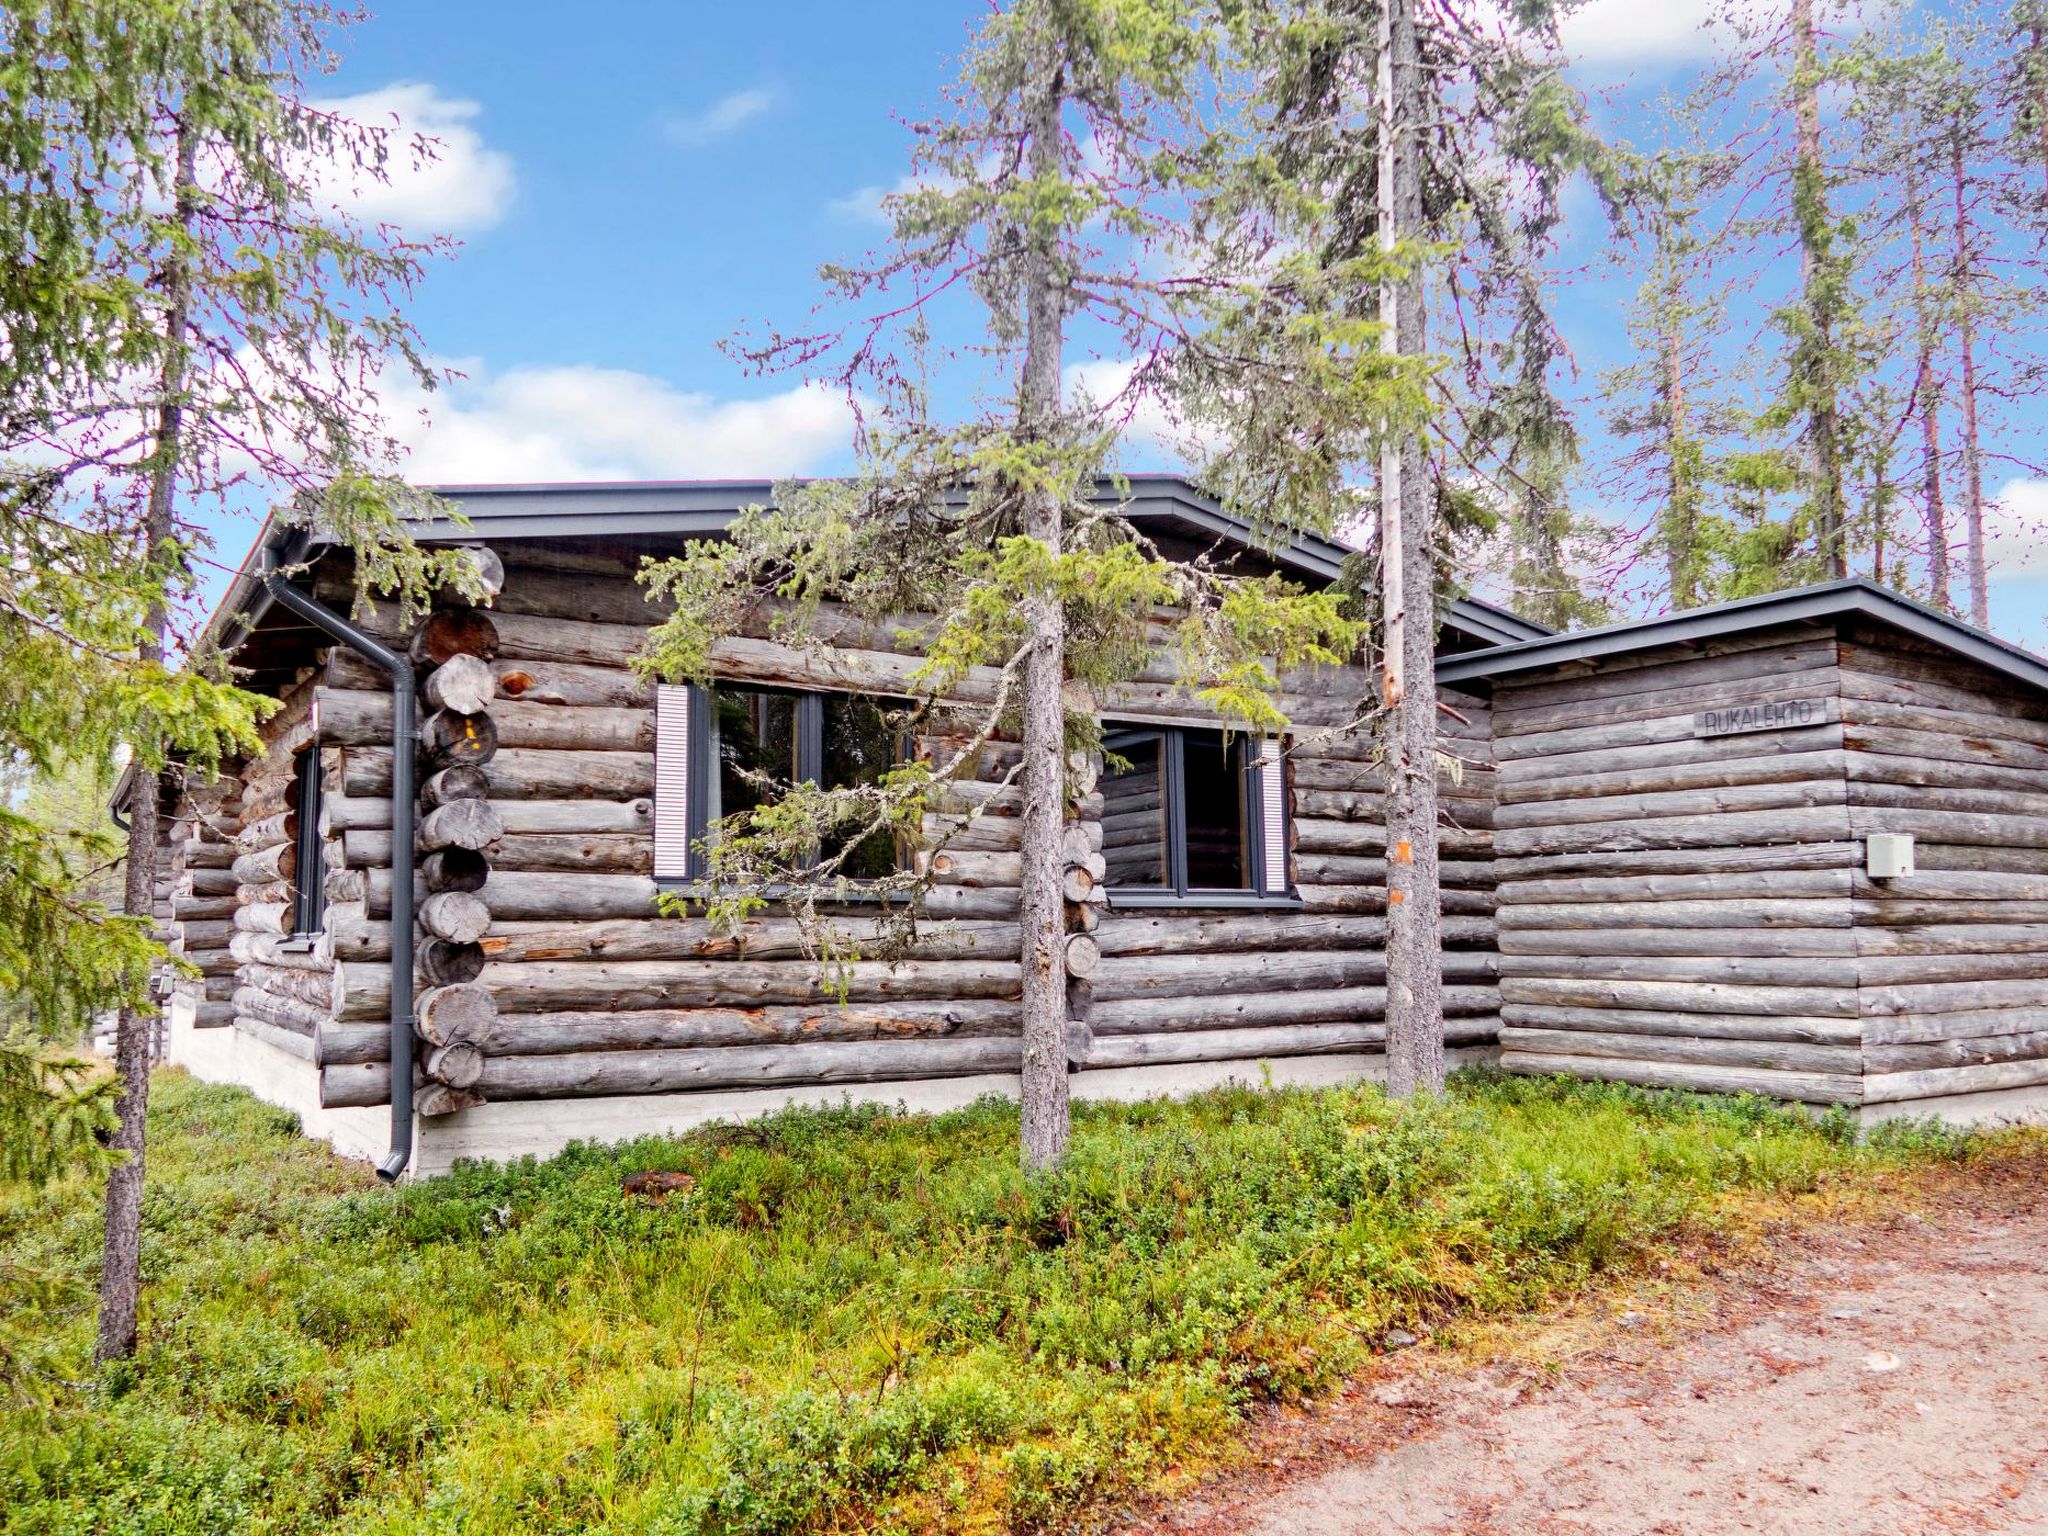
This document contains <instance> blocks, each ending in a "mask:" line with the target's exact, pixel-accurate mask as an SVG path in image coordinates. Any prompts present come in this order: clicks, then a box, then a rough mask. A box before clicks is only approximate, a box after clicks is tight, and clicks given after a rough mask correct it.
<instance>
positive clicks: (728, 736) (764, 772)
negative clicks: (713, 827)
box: [706, 688, 797, 821]
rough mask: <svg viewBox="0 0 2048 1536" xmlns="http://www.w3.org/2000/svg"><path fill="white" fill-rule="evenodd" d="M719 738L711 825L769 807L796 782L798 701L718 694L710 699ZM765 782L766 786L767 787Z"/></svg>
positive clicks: (756, 692) (754, 692)
mask: <svg viewBox="0 0 2048 1536" xmlns="http://www.w3.org/2000/svg"><path fill="white" fill-rule="evenodd" d="M711 707H712V721H713V724H714V726H715V728H716V730H717V733H718V772H717V774H716V775H715V776H714V777H713V778H712V781H711V783H710V784H709V785H708V786H706V787H707V788H708V789H709V790H710V791H711V795H710V797H709V798H710V804H709V805H708V806H707V807H706V812H707V819H708V820H711V821H716V820H718V819H719V818H720V817H721V816H731V815H733V814H735V813H736V812H739V811H751V810H753V809H754V808H755V807H757V806H760V805H764V804H768V803H770V802H772V801H773V800H775V799H776V798H777V796H778V795H780V793H781V791H782V789H783V788H785V787H787V786H788V785H789V784H791V783H793V782H795V780H796V776H797V760H796V698H795V696H794V695H792V694H787V693H769V692H765V691H763V690H760V689H755V688H719V689H716V690H714V691H713V692H712V695H711ZM764 781H765V782H764Z"/></svg>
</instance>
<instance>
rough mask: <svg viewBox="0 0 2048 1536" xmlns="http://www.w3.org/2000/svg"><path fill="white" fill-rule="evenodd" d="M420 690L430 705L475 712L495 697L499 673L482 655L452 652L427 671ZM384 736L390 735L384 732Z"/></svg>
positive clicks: (454, 712)
mask: <svg viewBox="0 0 2048 1536" xmlns="http://www.w3.org/2000/svg"><path fill="white" fill-rule="evenodd" d="M420 692H421V694H422V695H423V696H424V697H425V699H426V701H427V705H428V707H429V708H431V709H441V710H447V711H449V712H450V713H452V714H457V715H474V714H478V713H480V712H481V711H483V710H485V709H488V708H489V707H490V705H491V701H492V700H493V699H495V698H496V697H497V695H498V676H497V672H496V670H495V669H494V668H493V667H492V665H491V664H490V663H489V662H487V661H485V660H484V659H483V658H482V657H481V656H453V657H450V658H449V659H448V661H447V662H446V663H445V664H444V665H442V666H439V667H436V668H435V669H434V670H433V671H432V672H430V673H428V674H427V680H426V682H425V683H423V684H422V685H421V686H420ZM385 739H386V740H387V741H388V740H389V739H390V738H389V736H388V735H387V736H386V737H385Z"/></svg>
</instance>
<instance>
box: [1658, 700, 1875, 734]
mask: <svg viewBox="0 0 2048 1536" xmlns="http://www.w3.org/2000/svg"><path fill="white" fill-rule="evenodd" d="M1841 718H1842V701H1841V700H1840V699H1790V700H1787V701H1785V702H1783V703H1777V704H1727V705H1723V706H1722V707H1721V708H1720V709H1703V710H1701V711H1700V712H1699V713H1698V714H1696V715H1694V716H1693V717H1692V733H1693V735H1695V736H1741V735H1745V734H1747V733H1748V732H1751V731H1796V730H1799V729H1800V728H1802V727H1804V726H1809V725H1832V724H1833V723H1834V722H1835V721H1837V720H1839V719H1841Z"/></svg>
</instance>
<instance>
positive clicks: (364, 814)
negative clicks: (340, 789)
mask: <svg viewBox="0 0 2048 1536" xmlns="http://www.w3.org/2000/svg"><path fill="white" fill-rule="evenodd" d="M390 826H391V802H390V801H389V800H388V799H379V798H377V797H376V796H362V797H357V796H355V795H323V796H321V799H320V834H321V836H323V837H340V836H342V835H343V834H344V833H347V832H350V831H354V830H357V829H359V828H383V829H385V830H387V831H388V830H389V829H390Z"/></svg>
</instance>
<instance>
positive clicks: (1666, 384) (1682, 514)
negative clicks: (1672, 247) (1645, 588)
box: [1658, 234, 1700, 608]
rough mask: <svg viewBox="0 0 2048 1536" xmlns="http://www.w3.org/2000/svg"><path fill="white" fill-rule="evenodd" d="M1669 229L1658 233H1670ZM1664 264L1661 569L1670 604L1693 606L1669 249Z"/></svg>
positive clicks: (1695, 588) (1695, 557)
mask: <svg viewBox="0 0 2048 1536" xmlns="http://www.w3.org/2000/svg"><path fill="white" fill-rule="evenodd" d="M1669 238H1670V237H1669V235H1668V234H1662V235H1660V239H1663V240H1667V241H1668V239H1669ZM1658 261H1659V263H1660V264H1661V265H1662V267H1663V269H1664V284H1663V288H1664V291H1663V295H1662V301H1663V305H1664V315H1663V320H1662V325H1661V326H1660V328H1659V335H1658V346H1659V349H1660V351H1661V352H1662V356H1661V357H1660V358H1659V359H1658V361H1659V364H1660V373H1661V375H1662V380H1663V390H1664V401H1663V411H1662V413H1661V414H1662V415H1663V418H1664V455H1665V458H1666V460H1667V461H1668V463H1667V469H1666V476H1667V484H1666V500H1665V508H1664V569H1665V574H1666V582H1667V585H1668V586H1669V588H1670V591H1671V606H1672V607H1673V608H1693V607H1697V606H1698V604H1699V601H1700V519H1699V510H1700V509H1699V486H1698V483H1697V482H1698V476H1697V470H1696V466H1695V465H1694V464H1693V462H1692V457H1691V452H1690V449H1689V447H1688V445H1687V443H1686V436H1685V429H1686V420H1687V411H1686V398H1685V336H1684V333H1683V329H1682V321H1681V319H1680V314H1679V304H1680V284H1679V277H1678V271H1677V263H1676V261H1675V259H1674V258H1673V257H1672V255H1671V253H1670V251H1669V249H1668V248H1667V249H1665V250H1663V251H1660V252H1659V253H1658Z"/></svg>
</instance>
